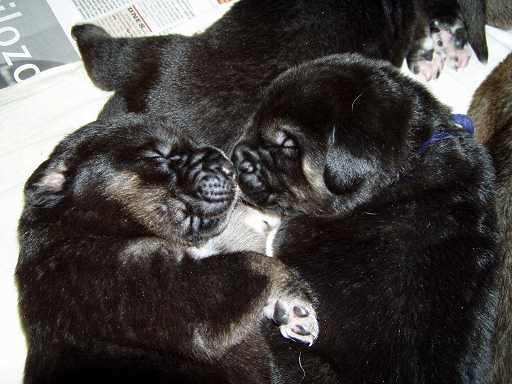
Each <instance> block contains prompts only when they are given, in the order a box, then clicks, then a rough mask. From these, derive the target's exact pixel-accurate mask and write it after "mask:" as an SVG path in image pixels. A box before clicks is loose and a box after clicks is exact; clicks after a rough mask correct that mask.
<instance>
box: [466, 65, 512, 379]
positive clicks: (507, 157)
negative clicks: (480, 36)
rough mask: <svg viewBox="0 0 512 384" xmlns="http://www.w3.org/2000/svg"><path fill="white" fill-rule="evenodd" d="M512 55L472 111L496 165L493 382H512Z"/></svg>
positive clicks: (480, 137)
mask: <svg viewBox="0 0 512 384" xmlns="http://www.w3.org/2000/svg"><path fill="white" fill-rule="evenodd" d="M511 73H512V55H509V56H508V57H507V58H506V59H505V60H504V61H503V62H502V63H501V64H500V65H499V66H498V67H497V68H496V69H494V70H493V72H492V73H491V74H490V75H489V76H488V77H487V79H486V80H485V81H484V82H483V83H482V84H481V85H480V87H479V88H478V89H477V90H476V92H475V94H474V96H473V100H472V102H471V106H470V108H469V115H470V116H471V118H472V119H473V120H474V122H475V126H476V132H477V139H478V140H479V141H480V142H481V143H483V144H484V145H485V146H486V147H487V148H488V149H489V151H490V153H491V156H492V158H493V161H494V167H495V168H496V208H497V213H498V224H499V230H500V240H501V247H500V258H501V262H502V264H501V268H500V271H499V274H498V312H497V321H496V336H495V339H494V361H493V371H492V375H493V376H492V382H493V383H495V384H508V383H511V382H512V365H511V362H512V175H511V170H512V78H511V76H510V74H511Z"/></svg>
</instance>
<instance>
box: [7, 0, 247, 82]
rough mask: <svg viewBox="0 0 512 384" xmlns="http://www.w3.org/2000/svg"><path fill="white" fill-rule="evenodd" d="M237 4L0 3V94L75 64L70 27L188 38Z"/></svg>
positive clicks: (175, 0)
mask: <svg viewBox="0 0 512 384" xmlns="http://www.w3.org/2000/svg"><path fill="white" fill-rule="evenodd" d="M236 1H237V0H30V1H23V0H0V52H1V56H0V88H4V87H7V86H9V85H12V84H16V83H19V82H22V81H24V80H27V79H29V78H31V77H33V76H35V75H37V74H38V73H40V72H41V71H44V70H45V69H48V68H52V67H55V66H58V65H62V64H66V63H70V62H73V61H77V60H79V59H80V56H79V53H78V50H77V47H76V45H75V44H74V41H73V39H72V38H71V34H70V31H71V27H72V26H73V25H75V24H79V23H85V22H87V23H94V24H97V25H99V26H101V27H103V28H105V30H107V31H108V32H109V33H110V34H111V35H113V36H133V37H135V36H146V35H162V34H168V33H181V34H188V35H190V34H193V33H196V32H198V31H200V30H201V29H203V28H204V27H205V26H208V25H209V24H211V23H212V22H213V21H214V20H216V19H218V18H219V17H220V16H221V15H222V14H223V13H224V12H226V11H227V10H228V9H229V7H230V6H231V5H232V4H233V3H235V2H236Z"/></svg>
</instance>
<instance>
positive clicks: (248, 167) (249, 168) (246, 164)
mask: <svg viewBox="0 0 512 384" xmlns="http://www.w3.org/2000/svg"><path fill="white" fill-rule="evenodd" d="M255 170H256V167H255V166H254V165H253V164H252V163H251V162H250V161H249V160H244V161H242V162H241V163H240V165H239V166H238V171H239V172H240V173H254V171H255Z"/></svg>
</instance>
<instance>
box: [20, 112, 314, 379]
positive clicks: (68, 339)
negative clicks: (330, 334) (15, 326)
mask: <svg viewBox="0 0 512 384" xmlns="http://www.w3.org/2000/svg"><path fill="white" fill-rule="evenodd" d="M25 199H26V204H25V208H24V210H23V214H22V217H21V220H20V224H19V240H20V247H21V251H20V257H19V262H18V266H17V269H16V277H17V282H18V285H19V295H20V313H21V318H22V322H23V324H24V327H25V330H26V336H27V342H28V357H27V361H26V367H25V383H113V382H116V383H117V382H122V383H131V382H137V383H140V382H144V383H153V382H158V383H161V382H166V383H169V382H172V383H200V382H204V383H236V384H237V383H241V382H248V383H265V382H271V381H272V380H276V381H279V380H281V381H279V382H287V383H288V382H290V383H294V382H297V380H298V379H299V378H300V376H301V374H300V373H299V372H297V373H296V374H295V373H294V372H291V373H290V371H289V369H288V368H287V367H288V366H289V365H290V364H293V366H295V365H296V353H293V354H290V353H284V354H283V355H282V358H280V359H275V358H273V356H272V352H271V350H270V344H269V343H270V342H271V341H272V340H274V339H277V340H278V341H279V342H280V343H281V344H284V342H283V340H281V338H280V336H278V334H279V333H278V332H272V329H273V328H274V327H272V325H271V324H268V323H272V322H270V321H266V322H263V321H262V320H264V319H265V315H266V316H268V317H270V318H272V319H273V320H274V321H275V322H277V323H278V324H279V326H280V330H281V333H282V334H283V335H284V336H286V337H288V338H292V339H295V340H298V341H302V342H305V343H308V344H311V343H312V342H313V341H314V340H315V338H316V337H317V335H318V323H317V320H316V315H315V310H314V308H313V304H312V298H311V296H310V295H309V291H308V289H307V286H306V285H305V284H304V285H303V284H302V283H301V282H300V280H299V278H298V277H297V275H296V274H295V273H294V272H292V271H291V270H288V269H286V268H285V267H284V265H283V264H282V263H281V262H279V261H278V260H276V259H273V258H269V257H265V256H263V255H261V254H256V253H254V252H249V251H245V250H246V249H247V248H250V249H253V248H254V243H253V242H251V241H249V240H250V239H248V238H245V236H246V235H247V233H249V234H250V233H252V234H253V236H258V234H257V233H256V232H255V231H253V230H251V229H247V228H246V227H247V223H246V220H245V219H244V216H246V212H247V209H246V208H240V207H239V206H237V205H236V200H237V188H236V184H235V180H234V176H233V167H232V164H231V162H230V161H229V160H228V159H227V158H225V157H224V155H223V154H222V153H221V152H220V151H219V150H217V149H214V148H211V147H198V146H197V145H195V144H194V143H193V142H192V141H191V140H188V139H187V138H186V136H185V135H183V134H182V133H180V132H179V131H176V130H175V129H173V127H170V126H169V125H168V123H167V122H165V121H164V120H151V119H148V118H141V117H137V116H130V115H129V116H126V117H124V118H123V119H119V120H117V121H115V122H109V123H92V124H90V125H88V126H86V127H84V128H82V129H80V130H78V131H77V132H75V133H73V134H71V135H70V136H68V137H67V138H66V139H64V141H62V142H61V143H60V144H59V145H58V146H57V147H56V149H55V150H54V152H53V153H52V154H51V155H50V157H49V159H48V160H47V161H45V162H44V163H43V164H42V165H41V166H40V167H39V168H38V169H37V170H36V171H35V172H34V173H33V175H32V176H31V177H30V179H29V180H28V182H27V184H26V188H25ZM233 211H235V213H234V214H233ZM252 220H254V217H253V218H252ZM235 232H237V233H238V237H237V236H235V235H234V233H235ZM225 234H228V235H225ZM260 235H261V234H260ZM223 236H226V237H223ZM240 236H244V237H240ZM219 238H220V240H219ZM223 239H224V240H223ZM212 242H213V243H215V244H214V246H215V247H216V248H220V249H222V250H223V251H224V253H223V254H217V255H215V256H213V257H209V258H205V256H208V255H209V254H211V253H212V247H211V243H212ZM222 243H223V244H222ZM269 329H270V331H269ZM276 329H277V328H276ZM273 335H276V337H274V336H273ZM290 359H291V363H287V361H289V360H290ZM295 371H297V370H295Z"/></svg>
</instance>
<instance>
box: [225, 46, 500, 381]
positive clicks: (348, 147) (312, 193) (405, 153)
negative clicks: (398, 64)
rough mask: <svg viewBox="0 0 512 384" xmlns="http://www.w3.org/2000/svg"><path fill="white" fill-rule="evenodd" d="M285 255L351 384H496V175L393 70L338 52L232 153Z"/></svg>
mask: <svg viewBox="0 0 512 384" xmlns="http://www.w3.org/2000/svg"><path fill="white" fill-rule="evenodd" d="M234 161H235V165H236V167H237V169H238V171H239V172H240V176H239V179H240V186H241V188H242V191H243V192H244V193H245V195H246V199H248V200H249V201H252V202H253V203H254V204H257V205H259V206H262V207H266V208H269V209H276V210H278V211H279V212H283V213H285V214H287V215H290V217H288V218H286V219H284V220H283V222H282V224H281V227H280V229H279V231H278V233H277V236H276V238H275V240H274V244H273V246H274V254H275V256H276V257H279V259H280V260H282V261H283V262H285V264H287V265H289V266H292V267H293V268H297V270H299V271H300V273H301V276H303V277H304V278H305V279H306V281H307V282H308V283H309V284H310V286H311V287H312V289H313V291H314V293H315V295H316V296H317V297H318V298H319V303H320V306H319V313H321V314H322V317H321V321H320V327H321V330H322V336H321V337H320V338H319V341H318V343H316V344H315V345H314V346H313V347H312V349H311V353H304V354H303V355H302V357H303V359H302V363H303V366H304V367H305V370H306V372H307V371H308V367H309V357H310V356H312V355H313V353H318V354H320V355H321V356H324V357H325V358H326V359H328V360H329V361H330V362H331V364H332V366H333V367H335V369H336V371H337V374H338V375H339V382H341V383H484V382H486V375H487V374H488V368H489V363H490V359H491V353H490V350H491V347H490V340H491V335H492V333H493V324H494V323H493V322H494V316H495V309H494V307H495V303H494V294H495V289H494V278H495V270H496V265H497V258H496V219H495V214H494V206H493V204H494V195H493V189H494V184H493V182H494V174H493V168H492V165H491V160H490V158H489V156H488V154H487V153H486V151H485V150H484V149H483V147H481V146H480V145H478V144H475V142H474V140H473V138H472V137H470V135H469V134H466V133H465V131H464V130H463V129H461V128H460V127H459V126H458V125H456V124H455V123H454V122H453V121H452V120H451V115H450V113H449V110H448V109H447V108H446V107H444V106H443V105H441V104H440V103H439V102H438V101H436V100H435V98H434V97H433V96H432V95H431V94H429V93H428V91H426V90H425V89H424V87H422V86H421V85H419V84H417V83H416V82H414V81H412V80H410V79H407V78H405V77H404V76H402V75H400V73H399V72H398V71H397V70H395V69H394V68H392V67H391V66H389V65H387V64H385V63H383V62H379V61H372V60H368V59H364V58H362V57H360V56H357V55H335V56H330V57H327V58H323V59H319V60H316V61H313V62H309V63H306V64H304V65H300V66H298V67H296V68H293V69H291V70H289V71H287V72H285V73H284V74H283V75H281V76H280V77H278V78H277V79H276V80H275V81H274V82H273V83H272V84H271V85H270V87H269V88H268V89H267V91H266V93H265V96H264V99H263V101H262V102H261V104H260V106H259V107H258V109H257V111H256V113H255V115H254V116H253V117H252V119H251V121H250V123H249V125H248V127H247V133H246V135H245V137H244V139H243V140H242V142H241V143H240V144H239V145H237V147H236V149H235V152H234Z"/></svg>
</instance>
